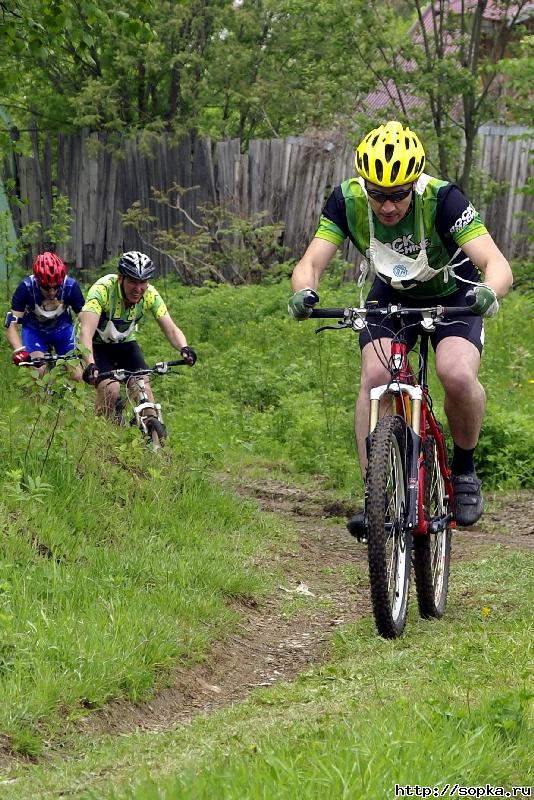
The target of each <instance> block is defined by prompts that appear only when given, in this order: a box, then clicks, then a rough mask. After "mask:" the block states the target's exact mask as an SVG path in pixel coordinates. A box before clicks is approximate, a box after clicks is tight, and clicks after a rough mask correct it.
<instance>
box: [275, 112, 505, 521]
mask: <svg viewBox="0 0 534 800" xmlns="http://www.w3.org/2000/svg"><path fill="white" fill-rule="evenodd" d="M355 164H356V170H357V172H358V177H353V178H349V179H348V180H345V181H343V183H341V185H340V186H336V187H335V188H334V190H333V192H332V194H331V195H330V197H329V198H328V200H327V203H326V205H325V207H324V209H323V213H322V216H321V220H320V223H319V227H318V229H317V232H316V234H315V237H314V239H313V240H312V242H311V244H310V245H309V247H308V249H307V250H306V252H305V254H304V256H303V257H302V258H301V260H300V261H299V263H298V264H297V266H296V267H295V269H294V271H293V276H292V281H291V285H292V289H293V292H294V293H293V294H292V296H291V297H290V299H289V306H288V310H289V313H290V314H291V315H292V316H293V317H294V318H295V319H298V320H300V319H305V318H306V317H307V316H309V314H310V313H311V307H312V306H313V305H314V304H315V303H317V302H318V300H319V296H318V294H317V291H316V290H317V287H318V285H319V281H320V278H321V275H322V274H323V272H324V271H325V269H326V268H327V266H328V264H329V263H330V261H331V259H332V258H333V256H334V255H335V254H336V251H337V249H338V247H340V246H342V245H343V243H344V242H345V240H346V239H347V238H348V239H350V241H351V242H352V243H353V244H354V246H355V247H356V248H357V250H358V251H359V252H360V253H361V255H362V256H363V258H364V262H363V264H362V273H361V276H360V281H359V283H360V286H362V285H363V282H364V281H365V277H366V276H367V275H369V274H370V275H371V277H372V279H373V282H372V285H371V289H370V291H369V294H368V296H367V300H368V301H370V300H374V301H376V302H377V304H378V305H379V306H387V305H388V303H398V304H401V305H402V304H404V305H411V306H418V307H423V306H425V305H429V304H432V303H434V304H435V302H436V301H438V300H439V303H440V304H441V305H445V306H447V305H449V306H461V305H469V306H470V307H471V310H472V311H473V312H474V313H475V316H471V317H467V318H465V319H464V320H462V322H464V323H465V322H467V323H468V324H467V325H465V324H461V322H460V321H458V322H454V323H453V324H451V325H449V326H443V327H439V328H438V330H437V331H436V332H435V333H434V334H433V335H432V344H433V347H434V350H435V351H436V372H437V374H438V377H439V379H440V381H441V383H442V384H443V387H444V390H445V413H446V415H447V419H448V422H449V427H450V430H451V434H452V438H453V441H454V455H453V460H452V464H451V469H452V473H453V483H454V488H455V505H456V508H455V514H456V520H457V522H458V524H459V525H463V526H468V525H473V524H474V523H475V522H476V521H477V520H478V519H479V518H480V516H481V514H482V511H483V499H482V493H481V482H480V480H479V479H478V478H477V476H476V470H475V463H474V451H475V447H476V444H477V441H478V436H479V433H480V427H481V424H482V419H483V416H484V408H485V392H484V389H483V387H482V385H481V384H480V382H479V380H478V370H479V366H480V357H481V353H482V346H483V342H484V326H483V319H482V318H483V317H484V316H487V317H490V316H494V314H496V313H497V311H498V308H499V304H498V299H499V298H501V297H503V296H504V295H505V294H506V293H507V292H508V290H509V289H510V287H511V285H512V272H511V269H510V265H509V264H508V261H507V260H506V258H505V257H504V255H503V254H502V253H501V251H500V250H499V248H498V247H497V245H496V244H495V242H494V241H493V239H492V238H491V236H490V234H489V233H488V231H487V229H486V228H485V226H484V224H483V223H482V221H481V219H480V216H479V214H478V212H477V211H476V210H475V208H474V207H473V206H472V204H471V203H470V202H469V200H468V199H467V197H466V196H465V195H464V194H463V193H462V191H461V190H460V189H459V188H458V187H457V186H455V185H454V184H453V183H450V182H449V181H445V180H439V179H438V178H435V177H432V176H430V175H428V174H426V173H425V172H424V168H425V151H424V148H423V146H422V144H421V142H420V141H419V138H418V136H417V135H416V134H415V133H414V132H413V131H411V130H410V129H409V128H407V127H404V126H403V125H402V123H400V122H397V121H391V122H387V123H385V124H384V125H380V127H378V128H375V129H374V130H372V131H370V132H369V133H368V134H367V135H366V136H365V137H364V138H363V139H362V141H361V142H360V144H359V145H358V147H357V148H356V155H355ZM481 273H482V274H483V276H484V277H483V283H481V282H480V274H481ZM415 337H416V334H414V341H415ZM372 338H373V340H374V344H373V342H372V341H371V336H370V334H369V332H368V331H367V330H364V331H362V333H361V334H360V348H361V351H362V367H361V380H360V394H359V397H358V400H357V403H356V422H355V427H356V441H357V446H358V452H359V457H360V464H361V467H362V472H363V471H364V470H365V466H366V452H365V438H366V434H367V426H368V416H369V392H370V389H371V388H372V387H374V386H379V385H381V384H383V383H386V382H387V381H388V380H389V373H388V372H387V371H386V370H385V369H384V367H383V365H382V363H381V361H380V359H379V357H378V355H377V351H376V350H375V347H376V348H377V350H378V351H380V350H382V352H384V353H389V352H390V345H391V332H390V331H389V330H388V328H387V324H385V326H384V327H383V328H382V329H377V327H376V326H373V332H372ZM377 339H379V340H380V341H379V342H377ZM412 346H413V343H412ZM363 525H364V519H363V512H361V513H359V514H356V516H355V517H354V518H353V519H352V520H351V521H350V522H349V524H348V528H349V531H350V532H351V533H352V534H353V535H356V536H357V535H359V534H360V533H361V532H362V528H363Z"/></svg>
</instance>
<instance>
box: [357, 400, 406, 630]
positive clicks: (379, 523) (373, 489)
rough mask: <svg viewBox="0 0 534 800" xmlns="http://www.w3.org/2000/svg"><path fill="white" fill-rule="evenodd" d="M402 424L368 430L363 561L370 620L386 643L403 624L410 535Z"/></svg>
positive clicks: (390, 421) (389, 420) (392, 421)
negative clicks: (366, 564)
mask: <svg viewBox="0 0 534 800" xmlns="http://www.w3.org/2000/svg"><path fill="white" fill-rule="evenodd" d="M405 425H406V423H405V422H404V420H403V419H402V418H401V417H398V416H388V417H384V418H383V419H381V420H380V421H379V423H378V425H377V426H376V428H375V430H374V431H373V434H372V437H371V446H370V452H369V463H368V466H367V476H366V489H367V495H366V497H367V499H366V516H367V536H368V544H367V557H368V561H369V581H370V585H371V599H372V604H373V616H374V620H375V624H376V627H377V630H378V632H379V634H380V635H381V636H383V637H384V638H386V639H395V638H397V637H398V636H400V635H401V633H402V632H403V630H404V627H405V625H406V616H407V613H408V594H409V588H410V570H411V546H412V533H411V531H410V530H408V529H407V528H405V527H404V524H403V522H404V520H403V518H404V515H405V509H406V477H405V450H406V445H405V443H406V427H405Z"/></svg>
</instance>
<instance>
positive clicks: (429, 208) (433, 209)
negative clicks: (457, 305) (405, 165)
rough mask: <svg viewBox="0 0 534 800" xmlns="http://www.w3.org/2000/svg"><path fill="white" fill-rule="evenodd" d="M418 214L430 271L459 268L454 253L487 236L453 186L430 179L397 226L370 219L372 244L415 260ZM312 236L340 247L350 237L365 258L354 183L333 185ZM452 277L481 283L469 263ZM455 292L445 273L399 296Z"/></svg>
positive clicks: (363, 205)
mask: <svg viewBox="0 0 534 800" xmlns="http://www.w3.org/2000/svg"><path fill="white" fill-rule="evenodd" d="M425 177H428V176H425ZM421 215H422V219H423V226H424V234H425V246H426V250H427V257H428V262H429V264H430V266H431V267H432V268H433V269H439V268H440V267H443V266H445V265H446V264H448V263H449V262H451V263H452V264H453V265H454V264H459V262H460V261H463V259H465V258H466V256H465V254H464V253H462V252H460V253H458V249H459V248H461V247H462V245H464V244H466V242H469V241H471V240H472V239H475V238H477V237H478V236H481V235H482V234H485V233H487V232H488V231H487V230H486V228H485V226H484V225H483V223H482V221H481V219H480V216H479V214H478V212H477V211H476V210H475V209H474V208H473V206H472V205H471V203H470V202H469V200H468V199H467V197H465V195H464V194H462V192H461V191H460V189H458V187H457V186H455V185H454V184H452V183H449V182H447V181H441V180H438V179H437V178H432V177H430V178H429V179H428V183H427V184H426V186H425V188H424V190H423V192H422V194H418V193H417V192H416V191H414V194H413V201H412V205H411V207H410V209H409V211H408V213H407V214H406V216H405V217H403V219H402V220H400V222H398V223H397V224H396V225H383V224H382V223H381V222H380V221H379V220H378V218H377V217H376V216H375V215H374V214H373V224H374V228H375V237H376V239H378V241H380V242H382V243H383V244H385V245H387V246H388V247H391V248H392V250H394V251H396V252H398V253H403V254H404V255H407V256H411V257H413V258H416V257H417V255H418V253H419V251H420V249H421V224H420V220H421ZM315 235H316V237H317V238H319V239H325V240H326V241H328V242H332V243H333V244H335V245H338V246H339V245H342V244H343V242H344V241H345V239H346V238H347V237H348V238H349V239H350V240H351V242H352V243H353V244H354V246H355V247H356V248H357V250H358V251H359V252H360V253H361V254H362V255H363V256H364V257H366V258H368V255H369V219H368V206H367V197H366V194H365V192H364V190H363V188H362V186H361V184H360V183H359V181H358V179H357V178H350V179H349V180H346V181H343V183H342V184H341V185H340V186H336V188H335V189H334V191H333V192H332V194H331V195H330V197H329V198H328V201H327V203H326V205H325V207H324V209H323V213H322V216H321V220H320V223H319V227H318V229H317V232H316V234H315ZM451 259H452V261H451ZM456 273H457V274H458V275H459V276H460V277H463V278H466V279H467V280H472V281H478V280H479V272H478V270H477V269H476V268H475V267H474V265H473V264H472V262H471V261H467V263H464V264H462V265H461V266H458V267H457V269H456ZM457 288H458V283H457V281H456V279H455V278H454V277H453V276H450V275H449V276H448V280H446V277H445V274H444V273H440V274H439V275H436V276H435V277H433V278H431V279H430V280H428V281H424V282H421V283H420V284H418V285H417V286H412V287H411V288H409V289H405V290H402V291H403V292H405V294H406V296H407V297H413V298H421V299H426V298H434V297H444V296H446V295H448V294H452V293H453V292H455V291H456V289H457Z"/></svg>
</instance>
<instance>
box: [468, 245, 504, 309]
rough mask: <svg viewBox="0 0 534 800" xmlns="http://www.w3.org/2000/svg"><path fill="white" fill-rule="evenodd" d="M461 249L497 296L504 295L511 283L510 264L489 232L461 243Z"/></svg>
mask: <svg viewBox="0 0 534 800" xmlns="http://www.w3.org/2000/svg"><path fill="white" fill-rule="evenodd" d="M462 250H463V251H464V253H465V254H466V256H468V258H470V259H471V261H472V262H473V264H474V265H475V266H476V267H478V268H479V269H480V271H481V272H482V273H483V275H484V283H485V284H486V286H489V287H490V288H491V289H493V291H494V292H495V294H496V295H497V297H498V298H500V297H504V295H505V294H506V293H507V292H508V290H509V289H510V287H511V286H512V283H513V275H512V270H511V269H510V264H509V263H508V261H507V260H506V258H505V257H504V256H503V254H502V253H501V251H500V250H499V248H498V247H497V245H496V244H495V242H494V241H493V239H492V238H491V236H490V235H489V233H484V234H482V236H477V237H476V239H471V241H469V242H466V243H465V244H463V245H462Z"/></svg>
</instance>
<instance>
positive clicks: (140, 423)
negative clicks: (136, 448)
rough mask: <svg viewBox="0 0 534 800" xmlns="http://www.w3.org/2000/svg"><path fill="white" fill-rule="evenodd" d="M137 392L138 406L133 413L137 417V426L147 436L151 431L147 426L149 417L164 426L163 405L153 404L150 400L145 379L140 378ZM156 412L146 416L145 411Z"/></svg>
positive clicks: (137, 382)
mask: <svg viewBox="0 0 534 800" xmlns="http://www.w3.org/2000/svg"><path fill="white" fill-rule="evenodd" d="M136 384H137V390H138V392H139V398H138V404H137V405H136V406H134V408H133V412H134V415H135V424H136V425H137V427H138V428H139V429H140V430H141V431H142V432H143V434H144V435H145V436H148V435H149V433H150V432H149V430H148V428H147V425H146V419H147V417H155V418H156V419H157V420H158V421H159V422H161V424H162V425H163V415H162V413H161V404H160V403H153V402H151V401H150V400H149V399H148V394H147V391H146V386H145V381H144V379H143V378H138V379H137V381H136ZM149 410H150V411H155V412H156V413H155V414H148V415H147V414H144V413H143V412H145V411H149Z"/></svg>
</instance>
